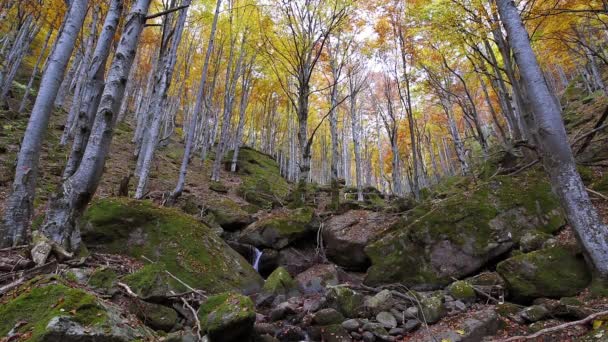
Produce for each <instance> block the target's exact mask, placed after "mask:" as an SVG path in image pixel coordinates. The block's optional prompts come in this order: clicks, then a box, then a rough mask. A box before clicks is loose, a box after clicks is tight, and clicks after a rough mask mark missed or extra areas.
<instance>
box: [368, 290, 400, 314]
mask: <svg viewBox="0 0 608 342" xmlns="http://www.w3.org/2000/svg"><path fill="white" fill-rule="evenodd" d="M394 304H395V299H394V298H393V295H392V294H391V291H389V290H382V291H380V292H378V293H376V294H375V295H374V296H372V297H366V299H365V303H364V306H365V310H366V311H367V312H369V313H371V314H372V315H376V314H378V313H379V312H381V311H387V310H390V309H391V308H392V307H393V306H394Z"/></svg>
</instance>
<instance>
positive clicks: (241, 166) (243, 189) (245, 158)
mask: <svg viewBox="0 0 608 342" xmlns="http://www.w3.org/2000/svg"><path fill="white" fill-rule="evenodd" d="M232 153H233V152H230V153H228V154H227V156H226V158H227V160H232ZM237 174H238V175H239V176H240V179H241V184H240V185H239V187H238V189H237V193H238V194H239V196H241V197H242V198H244V199H245V200H246V201H247V202H249V203H251V204H254V205H257V206H259V207H261V208H272V207H273V206H275V205H281V204H283V202H284V201H285V198H286V197H287V195H288V194H289V183H287V181H286V180H285V179H284V178H283V177H282V176H281V171H280V170H279V165H278V164H277V162H276V161H275V160H274V159H273V158H272V157H271V156H269V155H266V154H264V153H261V152H258V151H256V150H253V149H250V148H247V147H242V148H240V149H239V155H238V161H237Z"/></svg>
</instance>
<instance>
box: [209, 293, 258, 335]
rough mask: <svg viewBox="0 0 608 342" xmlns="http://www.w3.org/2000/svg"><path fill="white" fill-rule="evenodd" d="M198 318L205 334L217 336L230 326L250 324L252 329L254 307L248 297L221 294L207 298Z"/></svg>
mask: <svg viewBox="0 0 608 342" xmlns="http://www.w3.org/2000/svg"><path fill="white" fill-rule="evenodd" d="M198 317H199V320H200V322H201V324H202V328H203V330H204V331H205V332H207V333H208V334H210V335H217V334H221V333H222V332H223V331H224V330H227V329H230V328H231V327H232V326H238V325H241V324H249V323H250V324H251V327H253V322H254V321H255V306H254V304H253V301H252V300H251V299H250V298H249V297H246V296H243V295H240V294H236V293H221V294H218V295H215V296H211V297H209V298H208V299H207V301H206V302H205V303H204V304H203V305H201V307H200V308H199V311H198Z"/></svg>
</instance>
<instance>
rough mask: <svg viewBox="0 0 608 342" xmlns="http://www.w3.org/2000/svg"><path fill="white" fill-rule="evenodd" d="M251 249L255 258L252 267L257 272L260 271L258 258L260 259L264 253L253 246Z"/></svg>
mask: <svg viewBox="0 0 608 342" xmlns="http://www.w3.org/2000/svg"><path fill="white" fill-rule="evenodd" d="M253 249H254V250H255V258H254V261H253V269H254V270H256V271H257V272H260V269H259V268H260V259H262V254H264V252H262V251H261V250H259V249H257V248H255V247H253Z"/></svg>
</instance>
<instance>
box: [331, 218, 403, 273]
mask: <svg viewBox="0 0 608 342" xmlns="http://www.w3.org/2000/svg"><path fill="white" fill-rule="evenodd" d="M392 217H393V216H388V215H387V214H385V213H378V212H372V211H366V210H350V211H348V212H346V213H344V214H342V215H337V216H333V217H332V218H331V219H330V220H328V221H327V222H325V224H324V226H323V230H322V232H323V242H325V252H326V253H327V257H328V258H329V259H330V260H331V261H333V262H334V263H336V264H337V265H339V266H342V267H345V268H347V269H351V270H359V271H365V270H366V269H367V267H369V264H370V260H369V257H368V256H367V254H365V252H364V249H365V246H367V245H368V244H369V243H370V242H371V241H373V240H375V239H376V238H377V237H378V236H379V235H380V234H381V233H383V232H384V231H385V230H386V229H388V227H390V225H391V224H392V223H394V221H395V220H394V219H393V218H392Z"/></svg>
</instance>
